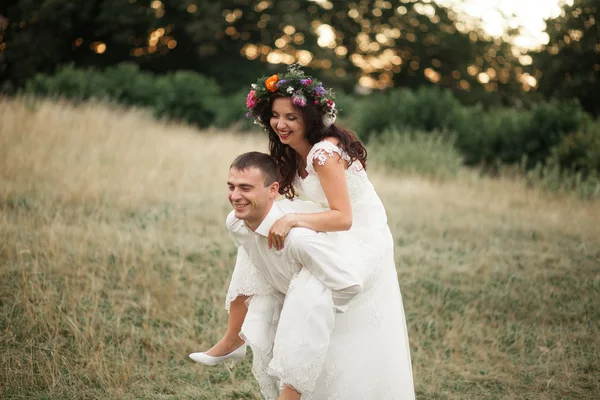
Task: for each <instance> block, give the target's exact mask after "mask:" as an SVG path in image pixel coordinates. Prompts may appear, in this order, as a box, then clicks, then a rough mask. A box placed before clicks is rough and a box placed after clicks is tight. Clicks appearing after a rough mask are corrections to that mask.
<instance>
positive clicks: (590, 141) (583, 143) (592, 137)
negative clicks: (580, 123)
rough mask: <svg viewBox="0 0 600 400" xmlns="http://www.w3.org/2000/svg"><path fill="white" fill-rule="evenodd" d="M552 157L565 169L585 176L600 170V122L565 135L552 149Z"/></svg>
mask: <svg viewBox="0 0 600 400" xmlns="http://www.w3.org/2000/svg"><path fill="white" fill-rule="evenodd" d="M552 157H553V159H554V160H555V161H556V164H557V165H559V166H560V167H561V168H562V169H563V170H571V171H573V172H575V173H579V174H581V175H582V176H583V177H587V176H590V175H593V174H594V173H598V172H600V123H598V122H596V123H595V124H590V125H589V127H587V128H586V129H585V130H581V131H577V132H572V133H570V134H568V135H566V136H564V137H563V138H562V140H561V142H560V143H559V144H558V145H557V146H556V147H554V148H553V149H552Z"/></svg>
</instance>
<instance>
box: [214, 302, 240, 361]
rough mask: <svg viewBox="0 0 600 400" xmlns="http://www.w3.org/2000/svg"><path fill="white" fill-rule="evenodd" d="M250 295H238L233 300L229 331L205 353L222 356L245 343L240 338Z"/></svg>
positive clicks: (228, 324)
mask: <svg viewBox="0 0 600 400" xmlns="http://www.w3.org/2000/svg"><path fill="white" fill-rule="evenodd" d="M248 297H249V296H242V295H240V296H238V297H236V298H235V300H233V301H232V302H231V305H230V307H229V320H228V321H227V332H225V336H223V338H221V340H219V341H218V342H217V344H215V345H214V346H213V347H212V348H211V349H210V350H208V351H207V352H206V353H205V354H207V355H209V356H212V357H221V356H224V355H226V354H229V353H231V352H232V351H234V350H235V349H237V348H238V347H240V346H241V345H243V344H244V341H243V340H242V338H240V335H239V334H240V330H241V329H242V324H243V323H244V318H246V313H247V312H248V307H246V300H247V299H248Z"/></svg>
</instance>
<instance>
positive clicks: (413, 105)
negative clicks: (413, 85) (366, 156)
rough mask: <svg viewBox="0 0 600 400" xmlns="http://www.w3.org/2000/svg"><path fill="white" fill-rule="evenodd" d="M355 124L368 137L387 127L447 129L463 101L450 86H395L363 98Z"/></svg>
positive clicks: (354, 119) (425, 129)
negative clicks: (403, 87)
mask: <svg viewBox="0 0 600 400" xmlns="http://www.w3.org/2000/svg"><path fill="white" fill-rule="evenodd" d="M358 103H359V104H358V106H357V107H356V111H358V112H356V114H355V117H354V118H353V121H352V123H353V125H352V126H353V127H354V128H355V129H356V131H357V132H358V134H359V135H360V136H361V137H362V138H363V139H364V140H366V141H368V140H369V139H370V138H371V137H372V136H373V135H377V134H380V133H382V132H384V131H385V130H386V129H389V128H393V127H397V128H408V129H416V130H424V131H431V130H444V129H447V128H450V127H451V124H452V116H453V114H454V112H455V110H456V109H457V108H459V107H460V103H459V102H458V100H456V98H454V97H453V96H452V93H451V92H450V91H448V90H444V89H440V88H437V87H422V88H420V89H419V90H417V91H415V92H413V91H411V90H408V89H394V90H389V91H387V92H386V93H376V94H373V95H371V96H368V97H364V98H362V99H360V100H359V102H358Z"/></svg>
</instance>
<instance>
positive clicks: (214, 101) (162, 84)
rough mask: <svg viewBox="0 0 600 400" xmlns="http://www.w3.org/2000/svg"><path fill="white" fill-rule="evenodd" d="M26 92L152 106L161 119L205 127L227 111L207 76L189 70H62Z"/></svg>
mask: <svg viewBox="0 0 600 400" xmlns="http://www.w3.org/2000/svg"><path fill="white" fill-rule="evenodd" d="M25 91H26V92H28V93H33V94H36V95H42V96H53V97H64V98H68V99H78V100H87V99H91V98H96V99H106V100H111V101H116V102H118V103H121V104H125V105H131V106H141V107H150V108H151V109H153V110H154V112H155V114H156V115H157V116H158V117H161V118H173V119H177V120H182V121H185V122H188V123H192V124H196V125H198V126H200V127H206V126H209V125H211V124H213V123H214V121H215V120H216V116H217V115H218V114H219V113H220V112H221V110H222V109H223V108H224V107H223V105H222V104H221V102H220V100H219V99H220V89H219V87H218V86H217V84H216V83H215V82H214V81H212V80H210V79H207V78H206V77H204V76H202V75H200V74H197V73H194V72H189V71H178V72H175V73H169V74H165V75H154V74H152V73H149V72H145V71H140V70H139V68H138V67H137V66H136V65H133V64H120V65H118V66H115V67H110V68H106V69H104V70H97V69H93V68H90V69H78V68H75V67H73V66H67V67H64V68H61V69H59V70H58V71H57V73H56V74H54V75H51V76H49V75H43V74H38V75H37V76H35V77H34V78H33V79H30V80H28V81H27V83H26V85H25Z"/></svg>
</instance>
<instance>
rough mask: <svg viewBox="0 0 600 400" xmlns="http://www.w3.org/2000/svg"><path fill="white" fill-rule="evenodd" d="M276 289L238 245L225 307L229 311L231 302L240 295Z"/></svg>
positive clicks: (272, 291) (250, 294) (271, 291)
mask: <svg viewBox="0 0 600 400" xmlns="http://www.w3.org/2000/svg"><path fill="white" fill-rule="evenodd" d="M274 292H275V289H273V287H272V286H271V285H270V284H269V282H268V281H267V280H266V279H265V277H264V276H263V275H262V274H261V273H260V272H259V271H258V270H257V269H256V267H255V266H254V264H253V263H252V261H251V260H250V257H249V256H248V254H247V253H246V251H245V250H244V248H243V247H241V246H240V247H238V254H237V259H236V261H235V267H234V269H233V274H232V275H231V282H230V283H229V289H228V290H227V298H226V299H225V309H226V310H227V312H229V307H230V306H231V302H232V301H233V300H235V299H236V298H237V297H238V296H253V295H255V294H271V293H274Z"/></svg>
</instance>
